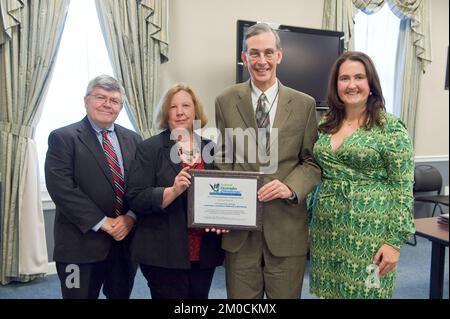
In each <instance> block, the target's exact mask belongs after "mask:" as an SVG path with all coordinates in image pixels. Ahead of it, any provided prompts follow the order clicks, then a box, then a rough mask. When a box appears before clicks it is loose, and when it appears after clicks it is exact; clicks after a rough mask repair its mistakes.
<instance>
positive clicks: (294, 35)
mask: <svg viewBox="0 0 450 319" xmlns="http://www.w3.org/2000/svg"><path fill="white" fill-rule="evenodd" d="M255 23H256V22H255V21H246V20H238V21H237V49H236V62H237V64H236V82H237V83H241V82H244V81H246V80H247V79H248V78H249V74H248V71H247V68H246V67H245V66H244V64H243V63H242V60H241V52H242V41H243V39H244V34H245V32H246V30H247V29H248V28H249V27H250V26H251V25H253V24H255ZM272 27H273V25H272ZM276 29H277V32H278V35H279V36H280V40H281V47H282V49H283V60H282V61H281V64H279V65H278V66H277V77H278V79H280V81H281V83H283V84H284V85H286V86H289V87H291V88H293V89H296V90H298V91H301V92H304V93H306V94H309V95H311V96H312V97H314V99H315V100H316V107H317V108H318V109H327V108H328V106H327V85H328V75H329V72H330V70H331V66H332V65H333V63H334V62H335V61H336V59H337V57H338V56H339V55H340V54H341V53H342V52H343V50H344V33H343V32H336V31H327V30H319V29H308V28H300V27H293V26H287V25H280V26H278V27H277V28H276Z"/></svg>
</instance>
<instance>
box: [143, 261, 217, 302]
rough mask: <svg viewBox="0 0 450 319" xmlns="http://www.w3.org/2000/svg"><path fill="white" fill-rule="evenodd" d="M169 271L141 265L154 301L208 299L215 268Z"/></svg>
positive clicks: (195, 267) (196, 267)
mask: <svg viewBox="0 0 450 319" xmlns="http://www.w3.org/2000/svg"><path fill="white" fill-rule="evenodd" d="M191 265H192V266H191V269H169V268H162V267H155V266H149V265H142V264H141V265H140V268H141V271H142V273H143V274H144V277H145V279H147V285H148V287H149V288H150V293H151V295H152V299H208V294H209V289H210V288H211V283H212V279H213V275H214V270H215V268H207V269H200V268H199V267H198V263H195V262H194V263H191Z"/></svg>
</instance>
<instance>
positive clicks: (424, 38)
mask: <svg viewBox="0 0 450 319" xmlns="http://www.w3.org/2000/svg"><path fill="white" fill-rule="evenodd" d="M388 4H389V7H390V8H391V10H392V12H394V13H395V15H396V16H397V17H399V18H400V19H402V20H401V24H400V34H399V41H398V48H397V63H396V70H395V74H396V79H395V83H396V89H395V91H394V101H395V102H396V103H395V105H396V106H397V107H401V109H400V118H401V119H402V120H403V121H404V122H405V124H406V127H407V129H408V132H409V134H410V136H411V137H412V140H413V141H415V133H416V131H415V124H416V114H417V107H418V103H419V96H420V83H421V79H422V74H423V73H425V68H426V66H427V65H428V64H429V63H431V32H430V20H429V19H430V2H429V0H421V1H419V0H409V1H404V0H403V1H400V0H390V1H388Z"/></svg>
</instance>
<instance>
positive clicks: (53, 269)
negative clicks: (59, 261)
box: [47, 261, 57, 275]
mask: <svg viewBox="0 0 450 319" xmlns="http://www.w3.org/2000/svg"><path fill="white" fill-rule="evenodd" d="M56 273H57V272H56V263H55V262H54V261H51V262H49V263H48V271H47V275H55V274H56Z"/></svg>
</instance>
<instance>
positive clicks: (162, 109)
mask: <svg viewBox="0 0 450 319" xmlns="http://www.w3.org/2000/svg"><path fill="white" fill-rule="evenodd" d="M180 91H185V92H187V93H189V95H190V96H191V98H192V101H193V102H194V110H195V120H199V121H200V122H201V127H204V126H205V125H206V123H208V118H207V116H206V114H205V111H204V109H203V105H202V103H201V102H200V100H199V99H198V97H197V95H196V94H195V93H194V90H193V89H192V87H191V86H190V85H187V84H184V83H178V84H175V85H174V86H172V87H171V88H170V89H169V90H167V92H166V93H165V94H164V95H163V96H162V98H161V101H160V102H159V104H158V107H157V112H156V114H157V115H156V123H157V126H158V127H159V129H161V130H165V129H168V128H169V108H170V102H172V98H173V96H174V95H175V94H177V93H178V92H180Z"/></svg>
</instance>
